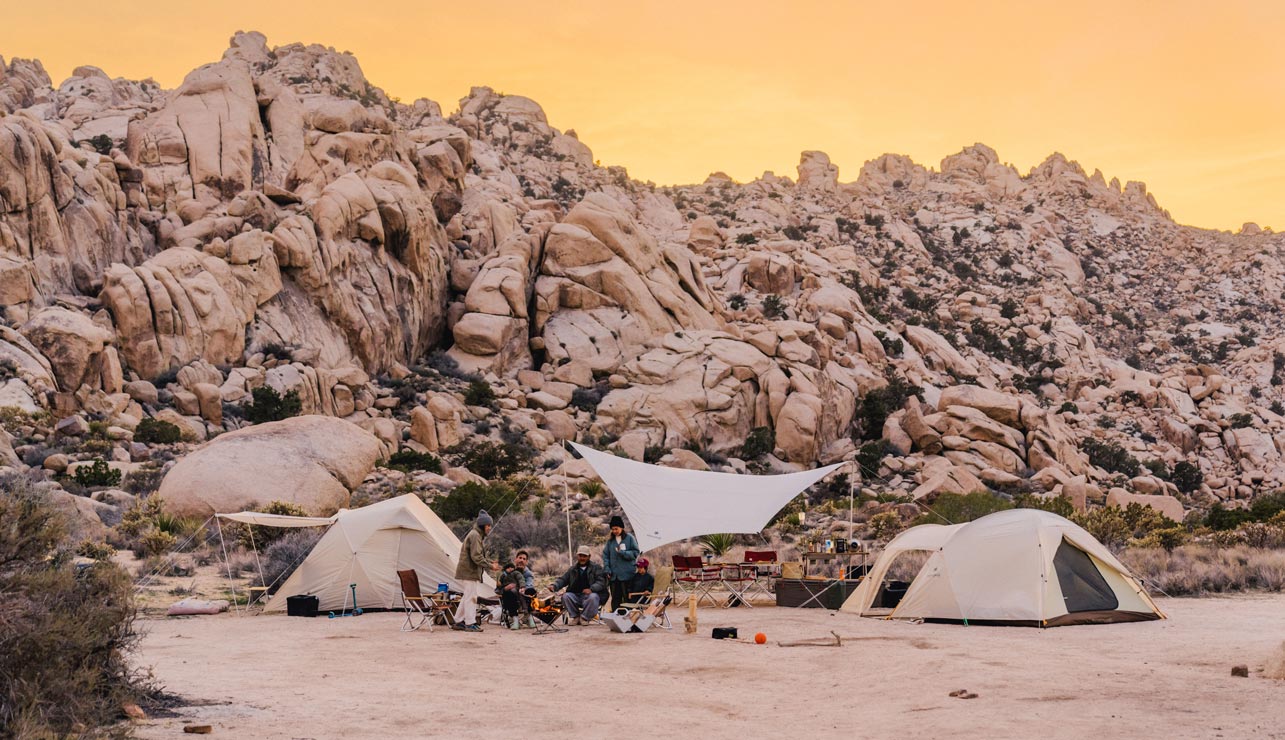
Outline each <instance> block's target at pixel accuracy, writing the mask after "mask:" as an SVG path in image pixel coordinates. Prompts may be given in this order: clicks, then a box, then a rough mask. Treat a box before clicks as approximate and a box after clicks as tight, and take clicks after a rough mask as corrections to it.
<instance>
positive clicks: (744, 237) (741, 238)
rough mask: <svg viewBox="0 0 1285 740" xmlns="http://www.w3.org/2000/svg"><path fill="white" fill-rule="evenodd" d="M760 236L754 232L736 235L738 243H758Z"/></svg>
mask: <svg viewBox="0 0 1285 740" xmlns="http://www.w3.org/2000/svg"><path fill="white" fill-rule="evenodd" d="M758 241H759V238H758V237H757V236H754V235H753V234H739V235H737V237H736V243H737V244H758Z"/></svg>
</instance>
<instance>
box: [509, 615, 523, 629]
mask: <svg viewBox="0 0 1285 740" xmlns="http://www.w3.org/2000/svg"><path fill="white" fill-rule="evenodd" d="M509 629H511V630H520V629H522V623H521V622H519V621H518V618H517V617H514V618H513V619H510V620H509Z"/></svg>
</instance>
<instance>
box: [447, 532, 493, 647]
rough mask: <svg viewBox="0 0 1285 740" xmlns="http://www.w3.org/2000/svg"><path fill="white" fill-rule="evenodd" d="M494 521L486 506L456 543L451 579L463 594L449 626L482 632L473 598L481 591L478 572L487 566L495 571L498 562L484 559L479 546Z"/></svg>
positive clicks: (480, 577)
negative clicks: (457, 550) (456, 561)
mask: <svg viewBox="0 0 1285 740" xmlns="http://www.w3.org/2000/svg"><path fill="white" fill-rule="evenodd" d="M494 523H495V522H494V520H492V519H491V515H490V514H488V513H486V509H482V510H481V511H479V512H478V513H477V523H476V524H475V525H474V527H473V528H472V529H470V530H469V532H468V534H467V535H465V536H464V542H462V543H460V562H459V564H457V565H456V566H455V580H456V581H458V582H459V584H460V589H461V590H462V591H463V592H464V595H463V596H461V597H460V607H459V609H457V610H455V624H454V625H452V628H453V629H457V630H464V631H466V632H481V631H482V628H481V626H479V625H478V624H477V597H478V595H479V594H481V593H483V591H482V574H483V573H484V572H485V571H486V570H487V569H488V568H490V569H491V570H498V569H499V567H500V565H499V563H492V562H489V561H487V559H486V550H485V548H484V547H483V541H484V540H485V539H486V536H487V535H488V534H490V533H491V525H492V524H494Z"/></svg>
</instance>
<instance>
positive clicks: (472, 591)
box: [455, 581, 482, 627]
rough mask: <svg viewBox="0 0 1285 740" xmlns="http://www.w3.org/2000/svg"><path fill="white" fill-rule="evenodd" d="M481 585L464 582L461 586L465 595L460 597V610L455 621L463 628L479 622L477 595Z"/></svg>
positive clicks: (479, 583) (457, 611)
mask: <svg viewBox="0 0 1285 740" xmlns="http://www.w3.org/2000/svg"><path fill="white" fill-rule="evenodd" d="M481 585H482V584H481V582H479V581H464V582H463V583H461V584H460V590H461V591H463V592H464V595H463V596H461V597H460V608H459V609H458V610H456V613H455V621H456V622H458V623H459V624H460V625H461V626H463V627H467V626H469V625H470V624H474V623H476V622H477V594H478V591H479V590H480V589H479V587H480V586H481Z"/></svg>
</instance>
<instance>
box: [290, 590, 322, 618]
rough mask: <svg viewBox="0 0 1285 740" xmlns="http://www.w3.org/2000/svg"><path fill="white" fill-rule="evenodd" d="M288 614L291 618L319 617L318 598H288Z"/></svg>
mask: <svg viewBox="0 0 1285 740" xmlns="http://www.w3.org/2000/svg"><path fill="white" fill-rule="evenodd" d="M286 614H287V615H288V616H291V617H315V616H317V597H316V596H309V595H305V594H299V595H297V596H287V597H286Z"/></svg>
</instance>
